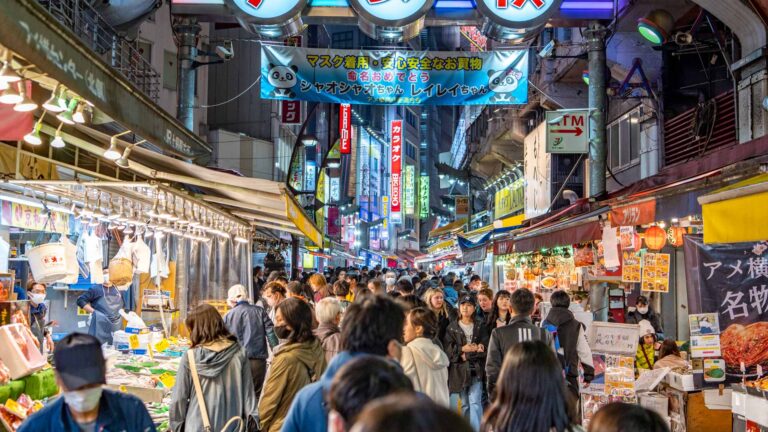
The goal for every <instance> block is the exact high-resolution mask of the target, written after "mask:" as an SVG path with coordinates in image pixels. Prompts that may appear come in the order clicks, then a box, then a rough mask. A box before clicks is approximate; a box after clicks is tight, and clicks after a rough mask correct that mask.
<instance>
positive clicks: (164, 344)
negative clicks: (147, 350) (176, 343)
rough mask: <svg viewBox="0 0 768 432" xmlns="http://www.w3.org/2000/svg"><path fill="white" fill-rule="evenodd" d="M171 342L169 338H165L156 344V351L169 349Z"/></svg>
mask: <svg viewBox="0 0 768 432" xmlns="http://www.w3.org/2000/svg"><path fill="white" fill-rule="evenodd" d="M170 346H171V344H170V343H169V342H168V339H163V340H161V341H160V342H158V343H156V344H155V351H157V352H163V351H165V350H167V349H168V348H169V347H170Z"/></svg>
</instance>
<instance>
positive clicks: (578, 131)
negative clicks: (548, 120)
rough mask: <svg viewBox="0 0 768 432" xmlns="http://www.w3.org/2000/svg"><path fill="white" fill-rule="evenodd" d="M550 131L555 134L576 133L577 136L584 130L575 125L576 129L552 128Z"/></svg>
mask: <svg viewBox="0 0 768 432" xmlns="http://www.w3.org/2000/svg"><path fill="white" fill-rule="evenodd" d="M551 132H552V133H557V134H569V135H576V136H577V137H578V136H581V134H582V132H584V130H582V129H581V128H580V127H576V129H553V130H552V131H551Z"/></svg>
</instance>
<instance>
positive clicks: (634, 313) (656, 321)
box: [627, 295, 664, 337]
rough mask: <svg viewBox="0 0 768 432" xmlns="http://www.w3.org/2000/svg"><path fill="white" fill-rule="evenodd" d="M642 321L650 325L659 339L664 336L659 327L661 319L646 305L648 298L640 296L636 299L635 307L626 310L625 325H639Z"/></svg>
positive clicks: (662, 330)
mask: <svg viewBox="0 0 768 432" xmlns="http://www.w3.org/2000/svg"><path fill="white" fill-rule="evenodd" d="M643 320H646V321H648V322H649V323H651V325H652V326H653V330H654V332H655V333H656V335H657V336H659V337H661V335H663V334H664V329H663V328H662V327H661V317H659V314H658V313H656V311H655V310H653V309H652V308H651V306H650V305H649V304H648V298H647V297H646V296H642V295H641V296H639V297H638V298H637V301H636V302H635V307H630V308H629V309H628V313H627V324H640V321H643Z"/></svg>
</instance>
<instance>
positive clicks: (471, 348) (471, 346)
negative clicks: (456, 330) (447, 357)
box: [461, 344, 477, 353]
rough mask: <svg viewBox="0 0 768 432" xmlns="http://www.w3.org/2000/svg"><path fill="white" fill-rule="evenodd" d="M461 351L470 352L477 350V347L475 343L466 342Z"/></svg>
mask: <svg viewBox="0 0 768 432" xmlns="http://www.w3.org/2000/svg"><path fill="white" fill-rule="evenodd" d="M461 352H463V353H468V352H477V347H476V346H475V344H466V345H464V346H463V347H461Z"/></svg>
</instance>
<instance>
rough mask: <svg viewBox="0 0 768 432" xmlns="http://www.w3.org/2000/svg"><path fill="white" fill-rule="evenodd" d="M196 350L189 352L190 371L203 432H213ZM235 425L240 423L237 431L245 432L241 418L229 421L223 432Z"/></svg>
mask: <svg viewBox="0 0 768 432" xmlns="http://www.w3.org/2000/svg"><path fill="white" fill-rule="evenodd" d="M193 351H194V350H192V349H189V350H187V358H188V359H189V371H190V374H191V375H192V383H193V384H194V385H195V395H197V404H198V405H199V406H200V416H201V417H202V418H203V431H205V432H213V430H212V429H211V420H210V418H209V417H208V409H207V408H206V406H205V397H204V396H203V387H202V386H201V385H200V376H199V375H198V374H197V364H196V363H195V354H194V352H193ZM244 384H245V385H248V384H249V383H244ZM235 423H238V427H237V429H235V430H237V431H238V432H243V429H244V427H245V423H244V422H243V419H242V418H240V417H232V418H231V419H229V421H228V422H227V423H226V424H225V425H224V427H223V428H222V429H221V432H225V431H227V430H228V429H229V427H230V426H231V425H233V424H235Z"/></svg>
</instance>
